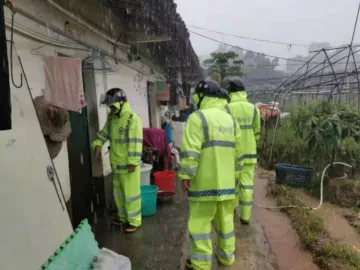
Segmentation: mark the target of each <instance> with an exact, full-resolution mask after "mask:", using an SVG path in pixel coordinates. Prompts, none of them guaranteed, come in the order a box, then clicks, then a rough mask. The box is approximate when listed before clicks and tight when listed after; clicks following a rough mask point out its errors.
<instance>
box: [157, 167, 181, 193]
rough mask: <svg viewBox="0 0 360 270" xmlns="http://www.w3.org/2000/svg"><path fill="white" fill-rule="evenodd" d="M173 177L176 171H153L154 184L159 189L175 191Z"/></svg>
mask: <svg viewBox="0 0 360 270" xmlns="http://www.w3.org/2000/svg"><path fill="white" fill-rule="evenodd" d="M175 178H176V172H173V171H162V172H156V173H154V180H155V185H156V186H157V187H158V188H159V191H171V192H175Z"/></svg>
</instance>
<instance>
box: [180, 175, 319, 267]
mask: <svg viewBox="0 0 360 270" xmlns="http://www.w3.org/2000/svg"><path fill="white" fill-rule="evenodd" d="M264 172H265V171H264V170H261V169H258V170H257V171H256V179H255V194H254V199H255V201H256V202H257V203H258V204H260V205H266V206H276V202H275V201H274V200H273V199H271V198H268V197H266V192H265V187H266V184H267V176H266V175H264V176H263V177H261V174H262V173H264ZM235 235H236V251H235V258H236V261H235V264H234V265H232V266H231V267H222V266H220V265H218V263H217V261H216V260H215V258H214V260H213V267H212V269H213V270H216V269H218V270H220V269H221V270H225V269H229V270H275V269H279V270H299V269H306V270H317V269H319V268H318V267H317V265H315V264H314V263H313V259H312V255H311V254H310V252H308V251H306V250H304V249H303V248H302V247H301V244H300V241H299V238H298V236H297V234H296V232H295V230H294V229H293V228H292V226H291V224H290V220H289V219H288V217H287V216H286V215H285V214H284V213H281V212H280V211H278V210H271V211H270V210H266V209H263V208H260V207H257V206H254V207H253V218H252V221H251V224H250V226H243V225H241V224H240V222H239V221H238V220H236V221H235ZM215 239H216V235H215V233H213V243H215ZM189 252H190V245H189V240H188V239H187V240H186V242H185V243H184V246H183V249H182V255H181V258H182V261H183V260H185V258H188V256H189ZM180 269H185V268H184V264H182V267H180Z"/></svg>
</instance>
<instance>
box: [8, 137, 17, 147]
mask: <svg viewBox="0 0 360 270" xmlns="http://www.w3.org/2000/svg"><path fill="white" fill-rule="evenodd" d="M15 142H16V139H11V140H9V141H8V143H7V144H6V147H12V146H13V145H14V144H15Z"/></svg>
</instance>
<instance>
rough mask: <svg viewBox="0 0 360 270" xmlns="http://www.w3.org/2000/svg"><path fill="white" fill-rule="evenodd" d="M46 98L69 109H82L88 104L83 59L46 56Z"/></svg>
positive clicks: (76, 110) (53, 103)
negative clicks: (83, 76) (84, 85)
mask: <svg viewBox="0 0 360 270" xmlns="http://www.w3.org/2000/svg"><path fill="white" fill-rule="evenodd" d="M44 64H45V91H44V96H45V99H46V100H47V101H48V102H49V103H51V104H52V105H55V106H58V107H60V108H64V109H67V110H69V111H75V112H78V111H80V110H81V109H82V108H83V107H85V106H86V103H85V97H84V88H83V79H82V70H81V60H80V59H75V58H68V57H56V56H46V57H45V58H44Z"/></svg>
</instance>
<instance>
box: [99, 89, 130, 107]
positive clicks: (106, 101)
mask: <svg viewBox="0 0 360 270" xmlns="http://www.w3.org/2000/svg"><path fill="white" fill-rule="evenodd" d="M121 101H127V97H126V94H125V92H124V90H122V89H120V88H112V89H110V90H109V91H107V92H106V94H105V95H102V96H101V101H100V103H101V104H103V105H106V106H109V107H110V106H111V105H113V104H115V103H117V102H121Z"/></svg>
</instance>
